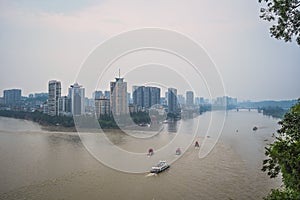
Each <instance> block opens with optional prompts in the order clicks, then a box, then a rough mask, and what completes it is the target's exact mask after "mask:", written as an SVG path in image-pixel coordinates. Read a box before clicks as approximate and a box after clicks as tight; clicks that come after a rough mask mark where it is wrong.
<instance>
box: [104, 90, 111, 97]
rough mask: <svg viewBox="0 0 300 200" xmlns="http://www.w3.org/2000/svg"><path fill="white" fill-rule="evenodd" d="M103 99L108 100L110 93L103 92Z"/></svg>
mask: <svg viewBox="0 0 300 200" xmlns="http://www.w3.org/2000/svg"><path fill="white" fill-rule="evenodd" d="M104 97H105V98H106V99H110V91H104Z"/></svg>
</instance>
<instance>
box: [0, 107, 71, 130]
mask: <svg viewBox="0 0 300 200" xmlns="http://www.w3.org/2000/svg"><path fill="white" fill-rule="evenodd" d="M0 116H3V117H12V118H16V119H26V120H31V121H34V122H37V123H39V124H40V125H45V126H57V125H60V126H63V127H74V121H73V117H67V116H50V115H46V114H44V113H41V112H39V111H35V112H23V111H8V110H1V111H0Z"/></svg>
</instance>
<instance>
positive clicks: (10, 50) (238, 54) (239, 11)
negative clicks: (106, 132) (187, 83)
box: [0, 0, 300, 100]
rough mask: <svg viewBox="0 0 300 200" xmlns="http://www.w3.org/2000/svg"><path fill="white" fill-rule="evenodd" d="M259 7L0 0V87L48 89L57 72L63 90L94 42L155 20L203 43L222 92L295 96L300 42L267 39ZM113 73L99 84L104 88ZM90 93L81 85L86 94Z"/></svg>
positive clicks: (241, 3)
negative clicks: (223, 89)
mask: <svg viewBox="0 0 300 200" xmlns="http://www.w3.org/2000/svg"><path fill="white" fill-rule="evenodd" d="M259 9H260V8H259V4H258V3H257V2H256V1H246V0H244V1H238V0H235V1H231V2H230V3H228V2H224V1H219V2H217V3H216V2H210V1H201V2H199V1H191V2H189V3H185V2H176V3H175V2H174V1H164V2H153V1H151V2H149V1H129V2H127V1H126V2H123V1H100V2H96V1H76V2H73V1H63V2H61V1H49V2H47V1H43V2H36V1H21V0H16V1H7V0H1V1H0V25H1V31H0V41H1V44H2V45H1V47H0V52H1V55H0V57H1V59H0V65H1V72H2V73H1V74H0V93H2V91H3V90H4V89H7V88H21V89H22V93H23V94H22V95H28V94H29V93H33V92H47V83H48V81H49V80H51V79H57V80H61V81H62V89H63V91H62V93H64V94H66V93H67V88H68V87H69V85H71V84H73V83H74V82H75V81H76V76H77V73H78V72H79V70H80V66H81V64H82V63H83V62H84V60H85V59H86V58H87V57H88V55H89V53H90V52H91V51H92V50H93V49H95V47H97V45H99V44H100V43H102V42H103V41H105V40H107V39H109V38H110V37H112V36H114V35H116V34H119V33H120V32H124V31H129V30H132V29H136V28H142V27H161V28H167V29H171V30H175V31H179V32H181V33H183V34H185V35H188V36H189V37H191V38H193V39H194V40H195V41H197V42H198V43H199V44H200V45H202V47H203V48H204V49H205V50H206V51H207V53H208V54H209V55H210V57H211V59H212V60H213V61H214V63H215V64H216V66H217V67H218V69H219V71H220V74H221V75H222V78H223V81H224V84H225V89H226V94H228V95H230V96H234V97H238V99H239V100H247V99H250V100H264V99H274V100H280V99H296V98H298V97H299V92H300V84H299V74H300V68H299V63H300V57H299V55H300V54H299V53H300V49H299V47H298V46H297V45H296V43H284V42H282V41H277V40H276V39H274V38H271V37H270V35H269V26H270V24H268V23H267V22H264V21H262V20H261V19H260V18H259V14H260V13H259ZM166 13H167V14H166ZM117 74H118V72H116V76H117ZM113 79H114V77H111V78H110V79H109V80H107V85H105V86H100V87H99V89H100V90H106V89H108V87H109V85H108V83H109V81H111V80H113ZM133 84H134V83H133ZM128 88H131V87H130V86H129V87H128ZM178 89H179V90H182V91H185V90H184V88H178ZM92 92H93V91H92V90H89V89H87V91H86V94H87V96H91V94H92Z"/></svg>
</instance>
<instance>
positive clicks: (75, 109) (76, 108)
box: [69, 83, 85, 115]
mask: <svg viewBox="0 0 300 200" xmlns="http://www.w3.org/2000/svg"><path fill="white" fill-rule="evenodd" d="M69 98H70V99H71V113H72V114H73V115H83V114H84V113H85V107H84V98H85V89H84V88H83V87H82V86H81V85H79V84H78V83H74V85H71V86H70V88H69Z"/></svg>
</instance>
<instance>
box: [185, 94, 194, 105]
mask: <svg viewBox="0 0 300 200" xmlns="http://www.w3.org/2000/svg"><path fill="white" fill-rule="evenodd" d="M186 105H187V106H193V105H194V92H193V91H186Z"/></svg>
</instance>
